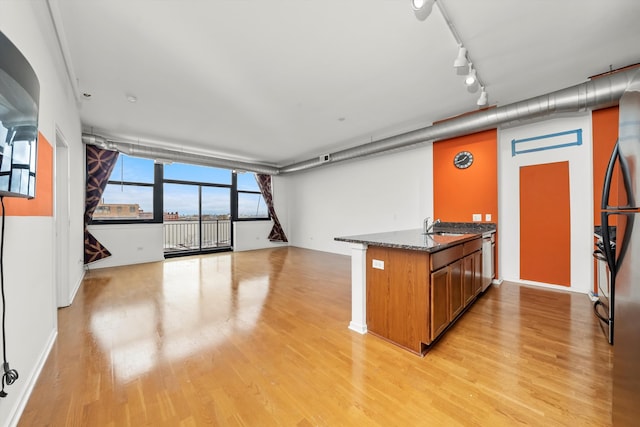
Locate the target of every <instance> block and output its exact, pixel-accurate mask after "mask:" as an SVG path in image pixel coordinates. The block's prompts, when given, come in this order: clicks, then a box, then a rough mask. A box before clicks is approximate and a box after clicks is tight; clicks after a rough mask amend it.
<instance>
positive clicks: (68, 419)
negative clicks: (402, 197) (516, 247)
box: [19, 248, 612, 426]
mask: <svg viewBox="0 0 640 427" xmlns="http://www.w3.org/2000/svg"><path fill="white" fill-rule="evenodd" d="M350 298H351V289H350V260H349V258H348V257H346V256H341V255H335V254H329V253H324V252H317V251H310V250H305V249H299V248H278V249H269V250H260V251H251V252H239V253H222V254H213V255H204V256H197V257H188V258H175V259H170V260H166V261H164V262H158V263H150V264H143V265H135V266H127V267H117V268H107V269H100V270H93V271H90V272H88V273H87V275H86V277H85V279H84V282H83V284H82V286H81V289H80V291H79V293H78V295H77V297H76V299H75V301H74V303H73V305H72V306H71V307H68V308H64V309H60V310H59V312H58V316H59V335H58V339H57V342H56V343H55V345H54V347H53V350H52V352H51V354H50V356H49V358H48V360H47V362H46V366H45V368H44V370H43V373H42V375H41V377H40V378H39V380H38V382H37V384H36V387H35V389H34V390H33V394H32V396H31V398H30V400H29V402H28V403H27V406H26V408H25V410H24V412H23V415H22V418H21V420H20V423H19V425H20V426H145V425H149V426H204V425H214V426H351V425H354V426H365V425H367V426H512V425H531V426H543V425H544V426H550V425H553V426H607V425H610V418H611V398H610V396H611V378H610V375H611V356H612V349H611V347H610V346H609V345H608V344H607V342H606V340H605V338H604V336H603V335H602V332H601V331H600V329H599V326H598V325H597V323H596V321H595V319H594V316H593V315H592V311H591V305H590V301H589V299H588V298H587V297H586V296H585V295H580V294H570V293H562V292H554V291H548V290H542V289H536V288H531V287H524V286H518V285H515V284H510V283H503V285H502V286H501V287H499V288H495V287H492V288H490V289H489V290H488V291H487V293H486V294H485V295H483V296H482V297H481V298H480V299H479V300H478V301H477V302H476V303H475V305H474V306H473V307H472V308H471V309H470V310H469V311H468V312H467V313H466V314H465V315H464V317H463V318H461V319H460V320H459V321H458V323H457V324H456V325H454V326H453V327H452V328H451V329H450V330H449V331H448V332H447V333H446V335H445V336H444V337H443V339H442V340H440V342H439V343H437V344H436V345H435V347H434V348H433V349H432V350H431V351H430V352H429V353H427V355H426V356H425V357H424V358H420V357H418V356H416V355H415V354H412V353H410V352H408V351H406V350H403V349H400V348H398V347H396V346H394V345H392V344H390V343H388V342H386V341H384V340H382V339H380V338H377V337H375V336H373V335H370V334H368V335H360V334H357V333H355V332H353V331H350V330H349V329H348V328H347V326H348V324H349V321H350V310H351V303H350Z"/></svg>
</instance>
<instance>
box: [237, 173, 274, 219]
mask: <svg viewBox="0 0 640 427" xmlns="http://www.w3.org/2000/svg"><path fill="white" fill-rule="evenodd" d="M250 173H253V174H254V175H255V173H254V172H250ZM232 188H233V199H234V200H233V206H234V209H232V212H231V213H232V219H233V221H238V222H246V221H271V213H270V212H269V208H268V207H267V216H266V217H242V218H240V217H239V216H238V203H239V202H240V197H238V196H239V195H240V194H241V193H242V194H257V195H259V196H260V197H261V198H262V199H263V200H264V196H263V195H262V192H261V191H260V190H258V191H255V190H238V173H237V172H235V171H234V172H233V177H232ZM265 205H266V202H265Z"/></svg>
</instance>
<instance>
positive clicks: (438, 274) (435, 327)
mask: <svg viewBox="0 0 640 427" xmlns="http://www.w3.org/2000/svg"><path fill="white" fill-rule="evenodd" d="M449 278H450V273H449V268H448V267H442V268H441V269H440V270H436V271H434V272H433V273H431V300H430V307H429V311H430V313H431V333H430V336H429V338H430V341H429V342H431V341H433V340H434V339H436V337H437V336H438V335H440V334H441V333H442V331H444V330H445V329H446V328H447V326H449V322H450V321H451V317H450V316H449Z"/></svg>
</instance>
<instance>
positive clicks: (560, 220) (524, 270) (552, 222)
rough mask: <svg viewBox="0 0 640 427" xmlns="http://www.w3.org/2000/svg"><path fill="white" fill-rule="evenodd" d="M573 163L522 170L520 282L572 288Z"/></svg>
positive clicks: (523, 168)
mask: <svg viewBox="0 0 640 427" xmlns="http://www.w3.org/2000/svg"><path fill="white" fill-rule="evenodd" d="M569 203H570V191H569V162H558V163H547V164H541V165H532V166H524V167H521V168H520V279H522V280H532V281H535V282H543V283H553V284H557V285H562V286H571V217H570V213H571V211H570V205H569Z"/></svg>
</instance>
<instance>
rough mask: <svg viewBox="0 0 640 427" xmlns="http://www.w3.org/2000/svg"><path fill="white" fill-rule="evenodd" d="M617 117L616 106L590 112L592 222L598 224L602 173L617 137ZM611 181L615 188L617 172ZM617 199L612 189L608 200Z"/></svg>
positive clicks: (615, 201) (605, 169)
mask: <svg viewBox="0 0 640 427" xmlns="http://www.w3.org/2000/svg"><path fill="white" fill-rule="evenodd" d="M618 117H619V109H618V107H617V106H615V107H611V108H605V109H602V110H596V111H594V112H593V113H591V128H592V133H593V223H594V224H595V225H600V200H601V198H602V185H603V184H604V175H605V173H606V172H607V165H608V163H609V157H611V152H612V151H613V148H614V147H615V145H616V140H617V139H618ZM616 169H617V166H616ZM612 181H613V182H612V188H617V187H618V178H617V174H614V175H613V180H612ZM617 199H618V195H617V193H616V192H615V191H614V192H613V193H612V194H611V198H610V199H609V200H610V201H611V202H612V203H613V204H616V203H617ZM614 218H615V217H614ZM614 218H613V219H614Z"/></svg>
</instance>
